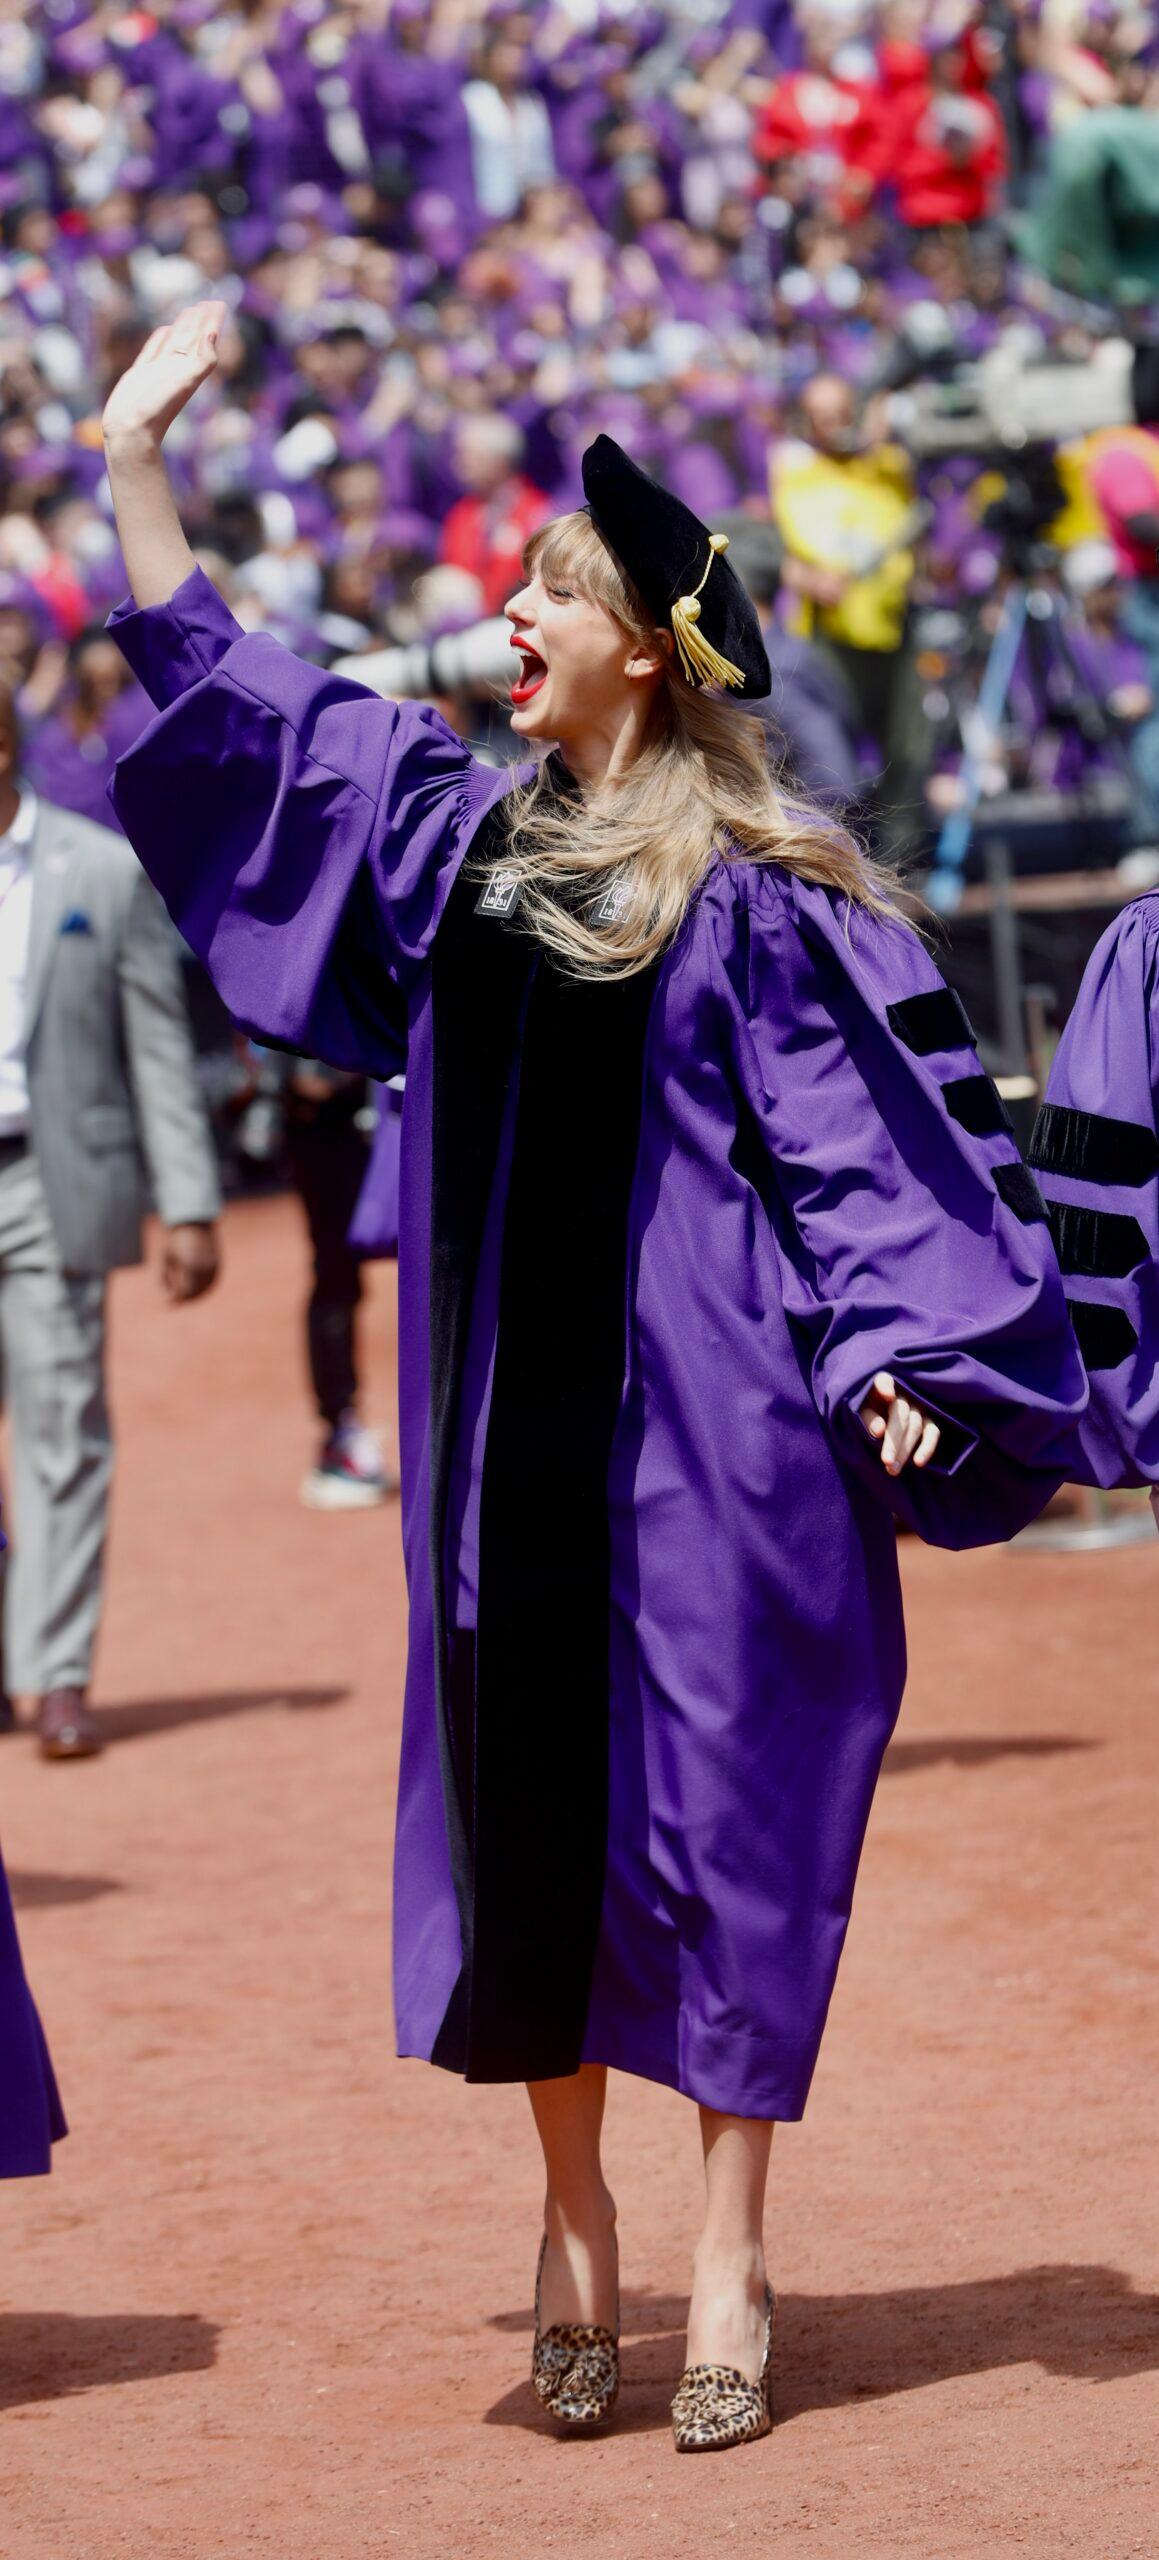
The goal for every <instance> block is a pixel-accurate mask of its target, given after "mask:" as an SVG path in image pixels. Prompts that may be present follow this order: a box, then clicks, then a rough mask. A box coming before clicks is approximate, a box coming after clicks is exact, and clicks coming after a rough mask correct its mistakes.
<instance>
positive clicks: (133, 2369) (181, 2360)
mask: <svg viewBox="0 0 1159 2560" xmlns="http://www.w3.org/2000/svg"><path fill="white" fill-rule="evenodd" d="M219 2334H220V2333H219V2331H218V2329H217V2328H216V2326H215V2324H214V2322H213V2321H212V2320H202V2319H201V2318H200V2317H199V2316H198V2314H197V2313H196V2312H192V2311H190V2312H180V2313H177V2314H173V2315H169V2314H167V2313H162V2312H147V2313H141V2314H136V2313H133V2312H107V2313H106V2312H100V2313H96V2314H94V2315H92V2316H90V2317H84V2318H82V2317H80V2316H79V2315H77V2314H74V2313H73V2312H70V2311H29V2312H23V2311H6V2312H0V2410H3V2409H24V2408H29V2407H32V2406H33V2405H34V2404H35V2403H36V2402H37V2401H43V2400H67V2399H70V2398H71V2397H72V2395H73V2394H74V2393H75V2392H78V2391H96V2390H98V2389H100V2388H102V2387H107V2386H108V2385H110V2384H114V2383H121V2382H159V2381H162V2380H163V2379H164V2378H165V2376H166V2375H167V2374H172V2373H204V2372H205V2371H206V2370H207V2369H208V2367H209V2366H210V2365H212V2364H213V2362H214V2360H215V2357H216V2354H217V2341H218V2336H219Z"/></svg>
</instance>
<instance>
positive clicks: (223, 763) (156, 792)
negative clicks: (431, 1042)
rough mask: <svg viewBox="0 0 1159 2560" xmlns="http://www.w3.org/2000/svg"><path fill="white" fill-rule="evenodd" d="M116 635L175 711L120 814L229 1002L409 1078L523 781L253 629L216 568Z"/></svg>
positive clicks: (283, 1033) (147, 749)
mask: <svg viewBox="0 0 1159 2560" xmlns="http://www.w3.org/2000/svg"><path fill="white" fill-rule="evenodd" d="M110 629H111V630H112V631H113V632H114V634H115V636H116V638H117V640H118V642H119V644H120V646H121V649H122V650H123V652H124V654H125V656H126V658H127V659H128V661H129V664H130V666H131V667H132V668H133V670H134V672H135V673H136V675H137V676H139V678H140V681H141V683H142V684H143V685H144V687H145V689H146V692H147V693H148V694H149V696H150V698H151V700H152V701H153V703H154V704H155V705H156V713H157V716H156V718H155V719H154V720H153V721H151V723H150V725H149V727H148V728H147V729H146V730H145V731H144V733H143V735H142V736H141V738H139V739H138V741H137V743H136V745H135V746H133V747H132V748H131V749H130V750H129V753H128V754H127V755H125V756H122V757H121V759H120V761H119V763H118V765H117V768H116V772H115V774H114V776H113V781H112V784H111V786H110V796H111V798H112V802H113V807H114V809H115V810H116V814H117V817H118V818H119V820H120V823H121V825H122V827H123V828H124V831H125V834H126V835H127V836H128V838H129V840H130V843H131V844H132V845H133V846H134V847H135V849H136V851H137V854H138V855H139V857H140V860H141V862H142V863H143V865H144V868H145V870H146V871H147V872H148V873H149V876H150V878H151V879H152V880H153V881H154V882H155V884H156V886H157V888H158V889H159V890H160V892H161V895H162V897H163V898H164V900H165V904H166V906H167V907H168V909H169V912H170V914H171V916H172V917H173V919H174V922H175V923H176V925H177V927H178V929H179V931H180V932H181V933H182V934H183V935H184V937H185V940H186V942H187V943H188V944H189V945H190V948H191V949H192V950H193V951H195V952H196V953H197V956H198V958H199V959H200V960H202V961H203V962H204V963H205V966H206V968H207V969H208V971H209V974H210V976H211V978H212V979H213V982H214V984H215V986H216V987H217V989H218V992H219V994H220V995H221V997H222V999H223V1001H224V1003H225V1004H226V1005H227V1006H228V1007H229V1010H230V1012H231V1013H232V1014H233V1015H234V1017H235V1019H236V1020H237V1021H238V1022H240V1023H242V1024H243V1025H244V1026H245V1028H246V1029H247V1030H249V1031H251V1032H252V1033H253V1034H254V1035H255V1036H256V1037H257V1038H259V1039H261V1040H267V1041H273V1042H277V1043H280V1044H282V1045H283V1046H285V1047H288V1048H292V1049H295V1050H297V1051H299V1052H306V1053H308V1054H309V1055H310V1056H312V1057H317V1058H324V1059H326V1060H327V1062H328V1063H329V1064H330V1065H333V1066H337V1067H347V1068H353V1069H356V1070H361V1071H363V1072H365V1073H367V1074H369V1075H372V1076H379V1077H387V1076H391V1075H395V1074H397V1073H398V1071H399V1069H400V1067H401V1066H402V1064H403V1063H404V1056H405V1018H406V1005H407V998H408V995H409V992H410V990H411V988H412V987H413V985H414V983H415V979H416V974H417V972H418V971H419V970H420V968H421V966H422V964H423V962H424V961H425V959H426V957H427V954H428V952H429V949H430V945H431V942H432V941H433V938H434V933H435V928H436V926H437V924H438V921H439V917H440V916H441V914H442V911H443V908H444V906H445V904H446V900H447V896H448V894H449V891H450V887H451V882H452V880H453V878H454V876H455V872H456V870H457V868H458V865H459V863H460V861H461V860H462V857H463V854H464V852H465V851H466V849H467V847H468V845H469V844H470V841H471V838H472V836H473V834H474V832H475V830H476V828H477V827H478V825H479V823H480V821H481V819H482V818H483V816H484V815H485V814H486V811H487V810H488V809H489V808H490V807H491V806H492V804H493V803H494V802H495V801H496V800H497V799H499V798H500V797H501V795H502V793H503V791H504V790H505V789H506V787H507V781H508V776H507V775H506V773H504V772H496V771H493V770H492V769H491V767H489V766H486V765H482V764H479V763H478V762H477V761H476V759H475V758H474V757H473V756H472V755H471V754H470V752H469V750H468V749H467V748H466V747H465V746H464V744H463V742H462V739H461V738H457V737H456V736H455V733H454V731H453V730H452V729H450V728H448V726H447V724H446V722H445V721H444V720H442V719H440V717H439V715H438V713H437V712H434V711H431V710H428V709H427V708H425V707H424V706H422V705H419V704H417V703H394V702H383V701H381V700H380V699H379V697H378V696H377V695H376V694H372V693H368V692H367V691H366V690H365V689H364V687H363V686H361V685H356V684H349V683H346V682H344V681H342V680H341V679H340V678H338V677H335V676H331V675H327V674H326V673H324V672H323V670H322V669H320V668H318V667H314V666H309V665H307V664H306V663H305V662H304V661H303V660H302V659H300V658H295V657H293V656H291V654H290V652H289V650H287V649H284V648H282V646H281V644H280V643H279V642H278V641H276V640H273V639H271V638H270V637H269V636H268V634H266V633H264V632H255V633H249V634H247V633H245V632H243V631H242V630H241V629H240V627H239V625H238V624H237V623H236V622H235V621H234V618H233V615H232V614H231V613H230V612H229V610H228V607H227V606H226V605H225V604H223V602H222V599H221V597H220V596H219V595H218V593H217V590H216V588H215V587H213V586H212V585H211V584H210V581H209V580H208V578H206V577H204V576H203V575H202V572H201V571H200V570H195V571H194V572H193V573H192V575H191V576H190V577H188V578H187V579H186V580H185V582H184V585H182V586H180V587H179V588H178V589H177V592H176V594H175V595H173V596H171V597H170V599H169V601H168V603H167V604H164V605H160V606H153V607H150V608H149V609H147V610H144V611H141V610H137V609H135V608H132V607H126V606H120V607H118V608H117V610H116V612H115V613H114V614H113V615H112V616H111V618H110Z"/></svg>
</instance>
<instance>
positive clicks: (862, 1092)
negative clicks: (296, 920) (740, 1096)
mask: <svg viewBox="0 0 1159 2560" xmlns="http://www.w3.org/2000/svg"><path fill="white" fill-rule="evenodd" d="M744 872H745V879H744V895H745V897H746V899H747V908H748V916H747V931H745V932H743V934H742V949H741V953H740V955H739V957H740V966H739V969H738V967H737V964H736V962H735V961H734V963H733V970H732V979H733V986H734V993H735V997H736V1023H737V1065H738V1071H739V1075H740V1078H741V1082H742V1085H743V1088H744V1091H745V1093H746V1097H747V1100H748V1103H749V1105H750V1108H751V1111H752V1114H753V1120H754V1124H755V1127H756V1129H757V1130H758V1131H759V1133H760V1139H761V1153H762V1156H763V1158H764V1159H765V1161H766V1162H767V1164H768V1166H769V1169H770V1173H771V1182H770V1183H769V1184H768V1186H767V1190H766V1199H767V1205H768V1207H769V1210H770V1214H771V1218H772V1224H773V1231H774V1237H775V1241H776V1246H777V1251H778V1255H779V1259H780V1263H781V1273H782V1285H783V1288H784V1296H785V1305H786V1309H787V1312H788V1314H789V1316H790V1318H791V1319H792V1320H793V1322H794V1329H795V1331H796V1332H797V1335H798V1339H799V1341H800V1343H801V1345H802V1353H803V1357H804V1358H805V1359H806V1360H807V1362H808V1364H809V1369H810V1374H811V1379H812V1386H813V1393H814V1396H815V1398H816V1402H817V1405H818V1409H819V1411H820V1412H821V1414H822V1416H823V1417H824V1419H825V1421H826V1423H827V1424H828V1426H829V1429H830V1430H831V1432H832V1433H833V1436H834V1438H835V1440H836V1442H837V1444H838V1446H839V1447H840V1449H841V1452H842V1455H843V1456H844V1457H845V1458H846V1460H847V1461H849V1462H851V1463H852V1464H853V1465H854V1466H855V1467H856V1468H857V1471H858V1473H859V1474H860V1475H861V1476H862V1478H863V1480H864V1481H865V1482H866V1483H867V1484H868V1485H870V1486H871V1487H872V1489H873V1491H874V1492H875V1493H876V1494H877V1495H878V1496H879V1498H880V1499H881V1500H882V1501H884V1502H886V1503H888V1505H889V1507H890V1508H891V1509H892V1510H893V1511H895V1512H896V1513H897V1514H898V1515H899V1516H900V1517H901V1518H902V1519H904V1520H906V1521H908V1523H909V1524H910V1526H911V1527H913V1528H915V1529H917V1530H918V1531H919V1532H920V1534H921V1535H922V1536H923V1537H925V1538H928V1539H930V1540H931V1541H932V1542H933V1543H934V1544H936V1545H939V1546H948V1547H968V1546H980V1545H984V1544H986V1543H988V1542H989V1541H990V1540H993V1539H999V1538H1008V1537H1013V1535H1014V1534H1015V1532H1016V1531H1017V1530H1018V1529H1020V1528H1023V1527H1024V1526H1025V1525H1026V1523H1027V1521H1029V1520H1032V1519H1033V1518H1034V1517H1035V1516H1036V1514H1037V1513H1038V1512H1039V1511H1041V1509H1042V1508H1043V1505H1044V1504H1045V1503H1046V1502H1047V1501H1049V1499H1050V1496H1051V1494H1052V1493H1053V1492H1055V1491H1056V1489H1057V1487H1058V1485H1059V1484H1060V1483H1061V1482H1062V1481H1063V1480H1064V1478H1065V1477H1066V1476H1067V1475H1068V1474H1069V1473H1070V1472H1071V1471H1072V1468H1073V1459H1074V1454H1075V1445H1076V1443H1075V1423H1076V1420H1077V1417H1078V1415H1079V1414H1080V1412H1081V1411H1082V1408H1083V1405H1084V1403H1085V1399H1086V1381H1085V1378H1084V1376H1083V1371H1082V1364H1081V1362H1080V1360H1079V1357H1078V1352H1077V1349H1076V1346H1075V1343H1074V1338H1073V1335H1072V1333H1071V1329H1070V1325H1069V1323H1068V1321H1067V1313H1066V1305H1065V1301H1064V1296H1063V1288H1062V1281H1061V1278H1060V1275H1059V1271H1058V1267H1057V1264H1056V1262H1055V1258H1054V1252H1053V1249H1052V1246H1051V1240H1050V1233H1049V1229H1048V1227H1047V1225H1046V1223H1045V1212H1044V1209H1043V1204H1042V1201H1041V1199H1040V1198H1039V1197H1038V1194H1037V1192H1036V1190H1035V1186H1034V1183H1033V1181H1032V1179H1031V1177H1030V1176H1029V1175H1028V1174H1027V1172H1026V1170H1025V1168H1024V1166H1023V1165H1022V1164H1021V1163H1020V1161H1019V1158H1018V1155H1017V1153H1016V1150H1015V1148H1014V1145H1013V1141H1012V1139H1011V1137H1010V1135H1009V1131H1008V1127H1007V1124H1006V1121H1005V1115H1004V1114H1003V1112H1002V1108H1001V1104H1000V1102H999V1100H998V1096H997V1094H996V1093H995V1091H994V1088H993V1086H992V1085H991V1084H990V1082H989V1079H988V1078H987V1077H985V1076H984V1075H983V1074H982V1071H981V1068H980V1066H979V1062H978V1058H977V1054H976V1051H975V1049H974V1045H973V1036H972V1034H971V1032H970V1029H969V1025H968V1023H967V1020H966V1017H965V1015H964V1013H962V1012H961V1010H960V1008H959V1007H958V1006H957V1004H956V1000H955V999H954V998H953V997H952V996H951V995H950V993H949V991H948V990H947V989H946V988H945V987H944V985H943V983H942V980H941V979H940V977H939V975H938V972H937V970H936V969H935V967H934V965H933V962H932V961H931V960H930V958H929V956H928V954H927V952H926V951H925V949H924V948H923V945H922V944H921V942H920V941H919V939H918V937H917V936H916V935H915V934H912V933H910V932H909V931H908V930H907V929H906V927H904V926H903V925H900V924H896V923H894V922H892V921H888V920H886V921H883V920H881V919H879V918H878V917H875V916H873V915H871V914H869V913H867V911H866V910H864V909H848V910H847V908H846V906H845V902H843V901H837V900H835V899H834V898H833V897H832V896H831V895H830V894H829V892H827V891H826V890H823V889H820V888H815V887H812V886H810V885H808V884H806V883H804V882H802V881H799V880H795V879H792V878H791V877H790V876H789V875H788V874H787V873H785V872H783V871H780V870H776V869H773V868H771V867H770V866H767V865H755V864H748V865H745V866H744ZM879 1369H881V1370H888V1371H890V1372H891V1374H892V1375H893V1377H894V1378H895V1379H896V1380H897V1382H898V1384H899V1386H900V1387H901V1388H902V1389H903V1390H904V1391H905V1392H906V1393H908V1394H911V1395H912V1396H913V1398H914V1400H915V1401H916V1402H917V1403H919V1404H920V1405H921V1406H922V1407H923V1409H924V1410H925V1411H926V1412H927V1413H928V1414H929V1415H930V1416H931V1417H932V1418H933V1419H934V1420H936V1421H937V1422H939V1423H940V1425H941V1428H942V1440H941V1445H940V1447H939V1449H938V1452H937V1455H936V1457H935V1458H934V1460H933V1461H932V1462H931V1464H930V1465H929V1466H928V1467H927V1468H925V1469H923V1470H920V1471H919V1470H915V1468H914V1467H913V1466H912V1465H911V1466H909V1467H907V1468H905V1469H904V1471H903V1473H902V1474H901V1475H900V1476H897V1477H893V1476H889V1475H887V1473H886V1471H885V1469H884V1467H883V1466H882V1464H881V1459H880V1454H879V1452H878V1449H877V1447H876V1444H875V1443H874V1442H872V1441H871V1440H870V1438H869V1435H868V1433H867V1431H866V1430H865V1427H864V1425H863V1423H862V1422H861V1420H860V1407H861V1405H862V1403H863V1402H864V1398H865V1395H866V1392H867V1389H868V1388H869V1386H870V1383H871V1381H872V1379H873V1376H874V1374H875V1372H876V1371H877V1370H879Z"/></svg>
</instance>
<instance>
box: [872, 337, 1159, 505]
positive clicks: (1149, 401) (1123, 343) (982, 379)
mask: <svg viewBox="0 0 1159 2560" xmlns="http://www.w3.org/2000/svg"><path fill="white" fill-rule="evenodd" d="M1157 370H1159V348H1157V347H1154V346H1151V345H1139V346H1133V345H1132V343H1131V341H1130V339H1128V338H1124V337H1107V338H1104V339H1102V340H1101V341H1100V342H1099V343H1098V344H1096V346H1095V347H1094V348H1093V350H1092V351H1091V352H1090V353H1088V354H1084V355H1083V356H1081V357H1074V358H1069V359H1068V358H1066V357H1064V356H1060V355H1059V354H1058V353H1057V351H1056V350H1055V349H1053V348H1050V347H1047V346H1045V345H1044V344H1043V341H1042V338H1041V336H1040V335H1039V332H1038V331H1037V329H1035V327H1034V326H1033V324H1032V323H1030V322H1025V321H1018V322H1015V323H1014V324H1013V325H1012V326H1011V327H1010V328H1008V329H1006V330H1004V331H1003V334H1002V336H1001V338H1000V339H999V340H998V343H997V345H996V346H993V347H991V348H990V349H989V350H988V351H987V353H986V354H985V355H984V356H979V357H976V358H972V359H971V358H962V357H961V356H960V354H959V352H958V348H957V345H956V342H955V339H954V333H953V326H952V323H951V320H950V316H949V314H948V313H947V312H946V311H945V310H944V309H943V308H942V305H941V304H940V303H935V302H922V303H915V304H914V306H913V308H912V310H911V311H910V312H909V314H908V315H907V318H906V321H905V325H904V327H903V328H902V329H901V331H900V332H899V334H898V338H897V341H896V344H895V346H894V348H893V350H892V352H891V354H890V356H889V359H888V361H887V363H886V364H885V365H884V366H883V367H882V368H881V370H880V372H879V374H878V375H877V377H876V379H875V381H874V383H873V384H872V386H871V388H872V389H873V390H874V391H877V392H882V391H884V392H887V393H888V394H889V395H890V399H889V419H890V427H891V430H892V432H893V434H894V435H895V436H897V437H898V439H899V441H900V442H902V443H903V444H905V445H906V447H907V448H908V450H909V452H910V453H912V454H913V456H914V459H915V461H918V462H936V461H939V460H942V459H947V460H948V459H949V458H950V457H952V456H956V455H959V454H968V455H973V456H976V457H977V459H978V460H979V461H982V462H985V461H995V462H998V463H1001V464H1003V465H1005V464H1006V463H1007V461H1008V459H1009V457H1010V455H1011V454H1014V453H1018V452H1020V451H1023V450H1025V449H1026V448H1027V447H1030V446H1052V445H1058V444H1067V443H1070V442H1072V441H1073V440H1075V439H1076V438H1078V437H1079V436H1086V435H1092V434H1094V432H1095V431H1096V429H1097V428H1099V427H1125V426H1132V425H1136V424H1139V423H1141V422H1142V421H1144V420H1147V419H1149V418H1151V417H1153V416H1154V414H1155V408H1156V406H1157V405H1159V404H1157V403H1156V399H1155V393H1156V373H1157Z"/></svg>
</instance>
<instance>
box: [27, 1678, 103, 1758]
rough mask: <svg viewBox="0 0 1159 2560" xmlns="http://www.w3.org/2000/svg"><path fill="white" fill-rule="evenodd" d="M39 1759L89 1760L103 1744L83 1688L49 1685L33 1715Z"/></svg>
mask: <svg viewBox="0 0 1159 2560" xmlns="http://www.w3.org/2000/svg"><path fill="white" fill-rule="evenodd" d="M36 1731H37V1734H38V1737H39V1740H40V1756H41V1759H42V1760H91V1759H93V1758H94V1757H95V1755H96V1753H97V1752H98V1751H103V1750H104V1747H105V1737H104V1735H103V1733H102V1732H101V1728H100V1726H99V1724H98V1723H97V1720H96V1717H95V1716H93V1715H90V1713H89V1708H88V1701H87V1699H86V1697H85V1693H84V1690H83V1689H49V1690H48V1691H47V1693H46V1695H45V1696H44V1697H43V1698H42V1699H41V1701H40V1705H39V1708H38V1709H37V1715H36Z"/></svg>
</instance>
